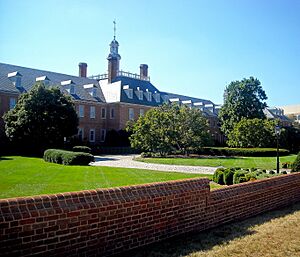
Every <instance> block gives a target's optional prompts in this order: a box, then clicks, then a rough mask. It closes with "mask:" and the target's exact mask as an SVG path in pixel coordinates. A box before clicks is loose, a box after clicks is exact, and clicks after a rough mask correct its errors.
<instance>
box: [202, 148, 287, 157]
mask: <svg viewBox="0 0 300 257" xmlns="http://www.w3.org/2000/svg"><path fill="white" fill-rule="evenodd" d="M199 154H205V155H216V156H224V155H225V156H254V157H273V156H276V154H277V149H276V148H229V147H203V148H202V149H201V150H200V151H199ZM288 154H289V151H288V150H286V149H279V155H280V156H284V155H288Z"/></svg>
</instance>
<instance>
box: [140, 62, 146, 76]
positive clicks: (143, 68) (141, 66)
mask: <svg viewBox="0 0 300 257" xmlns="http://www.w3.org/2000/svg"><path fill="white" fill-rule="evenodd" d="M140 76H141V79H146V78H147V77H148V65H147V64H141V65H140Z"/></svg>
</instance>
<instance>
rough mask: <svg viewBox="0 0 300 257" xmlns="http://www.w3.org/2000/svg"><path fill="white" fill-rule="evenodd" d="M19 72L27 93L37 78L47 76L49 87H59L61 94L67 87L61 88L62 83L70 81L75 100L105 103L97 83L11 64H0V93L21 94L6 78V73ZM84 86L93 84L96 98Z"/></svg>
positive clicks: (91, 80)
mask: <svg viewBox="0 0 300 257" xmlns="http://www.w3.org/2000/svg"><path fill="white" fill-rule="evenodd" d="M16 71H17V72H19V73H20V74H21V75H22V78H21V86H22V87H23V88H24V89H25V90H26V91H29V90H30V89H31V87H32V86H33V85H34V84H35V83H36V78H37V77H42V76H47V78H48V79H49V85H50V86H59V87H60V89H61V90H62V92H65V93H66V92H67V88H68V86H61V82H62V81H66V80H72V82H73V83H74V87H75V95H71V96H72V98H73V99H75V100H82V101H92V102H105V98H104V96H103V93H102V91H101V89H100V87H99V84H98V81H97V80H94V79H89V78H82V77H77V76H73V75H66V74H61V73H56V72H51V71H44V70H38V69H32V68H26V67H21V66H16V65H11V64H5V63H0V91H4V92H10V93H17V94H19V93H21V92H20V90H19V89H17V88H16V87H15V86H14V85H13V83H12V81H11V80H10V79H9V78H8V77H7V74H8V73H11V72H16ZM85 84H94V85H95V86H96V87H97V93H96V96H95V97H93V96H91V95H90V94H89V93H88V91H87V90H85V89H84V88H83V85H85Z"/></svg>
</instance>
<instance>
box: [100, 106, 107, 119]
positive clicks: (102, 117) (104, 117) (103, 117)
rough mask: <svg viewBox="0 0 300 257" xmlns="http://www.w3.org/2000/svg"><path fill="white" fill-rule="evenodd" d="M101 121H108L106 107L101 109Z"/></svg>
mask: <svg viewBox="0 0 300 257" xmlns="http://www.w3.org/2000/svg"><path fill="white" fill-rule="evenodd" d="M103 110H104V116H103V115H102V114H103ZM101 119H106V108H105V107H102V108H101Z"/></svg>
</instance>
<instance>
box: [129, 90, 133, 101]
mask: <svg viewBox="0 0 300 257" xmlns="http://www.w3.org/2000/svg"><path fill="white" fill-rule="evenodd" d="M128 98H130V99H132V98H133V90H132V88H129V89H128Z"/></svg>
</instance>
